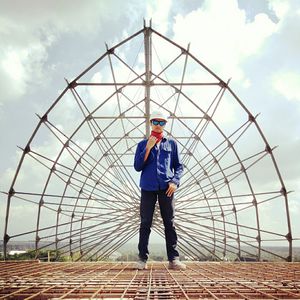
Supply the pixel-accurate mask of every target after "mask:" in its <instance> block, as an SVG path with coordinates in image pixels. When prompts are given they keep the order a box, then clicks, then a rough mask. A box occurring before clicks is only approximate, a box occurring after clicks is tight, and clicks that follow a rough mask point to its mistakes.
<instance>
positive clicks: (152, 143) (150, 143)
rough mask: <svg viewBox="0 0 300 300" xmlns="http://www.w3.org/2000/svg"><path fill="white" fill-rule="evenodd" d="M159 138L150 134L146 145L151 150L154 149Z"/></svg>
mask: <svg viewBox="0 0 300 300" xmlns="http://www.w3.org/2000/svg"><path fill="white" fill-rule="evenodd" d="M156 141H157V138H156V137H155V136H150V137H149V139H148V142H147V145H146V148H148V149H149V150H150V149H152V148H153V147H154V146H155V144H156Z"/></svg>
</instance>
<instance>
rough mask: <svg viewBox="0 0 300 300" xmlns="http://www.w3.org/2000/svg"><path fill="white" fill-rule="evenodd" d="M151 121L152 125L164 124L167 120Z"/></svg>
mask: <svg viewBox="0 0 300 300" xmlns="http://www.w3.org/2000/svg"><path fill="white" fill-rule="evenodd" d="M151 123H152V124H153V125H160V126H165V125H166V123H167V122H166V121H158V120H152V121H151Z"/></svg>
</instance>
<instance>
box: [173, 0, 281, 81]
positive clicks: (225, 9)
mask: <svg viewBox="0 0 300 300" xmlns="http://www.w3.org/2000/svg"><path fill="white" fill-rule="evenodd" d="M276 26H277V25H276V24H275V23H273V22H272V21H271V20H270V19H269V18H268V17H267V15H265V14H259V15H256V17H255V19H254V20H253V21H252V22H248V21H247V19H246V15H245V12H244V11H243V10H241V9H239V7H238V4H237V1H219V2H216V1H205V2H204V4H203V6H202V7H201V8H199V9H197V10H194V11H192V12H190V13H189V14H187V15H185V16H183V15H177V16H176V17H175V23H174V27H173V30H174V38H175V40H177V41H178V42H179V44H183V45H184V44H186V43H188V42H191V52H192V53H193V54H194V55H196V56H197V57H198V58H199V59H200V60H201V61H203V62H204V63H205V64H206V65H207V66H208V67H209V68H211V69H212V70H213V71H214V72H216V73H217V74H218V75H220V76H221V77H222V78H224V80H227V79H228V78H230V77H233V79H234V80H235V81H236V80H241V81H243V80H247V79H246V78H245V74H244V72H243V69H242V67H241V64H242V63H243V62H244V61H245V59H246V58H248V57H249V56H251V55H258V54H259V52H260V51H261V49H262V47H263V45H264V43H265V41H266V39H267V38H268V37H269V36H271V35H272V34H273V33H274V32H276V29H277V28H276Z"/></svg>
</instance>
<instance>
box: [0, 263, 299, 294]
mask: <svg viewBox="0 0 300 300" xmlns="http://www.w3.org/2000/svg"><path fill="white" fill-rule="evenodd" d="M134 266H135V263H133V262H120V263H109V262H97V263H94V262H93V263H92V262H84V263H78V262H76V263H39V262H37V261H30V262H29V261H28V262H24V261H23V262H1V263H0V267H1V270H0V299H300V263H265V262H262V263H261V262H260V263H227V262H224V263H214V262H205V263H202V262H188V263H187V269H186V270H185V271H175V270H169V269H168V264H167V263H163V262H153V263H148V269H147V270H142V271H140V270H135V269H134Z"/></svg>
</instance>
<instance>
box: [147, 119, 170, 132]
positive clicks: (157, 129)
mask: <svg viewBox="0 0 300 300" xmlns="http://www.w3.org/2000/svg"><path fill="white" fill-rule="evenodd" d="M159 122H163V123H164V124H163V123H161V124H160V123H159ZM157 123H158V124H157ZM166 123H167V122H166V121H165V120H163V119H154V120H151V128H152V130H153V131H154V132H157V133H161V132H163V131H164V128H165V126H166Z"/></svg>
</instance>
